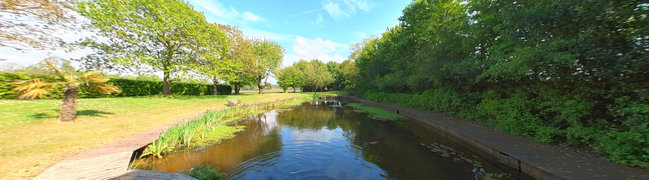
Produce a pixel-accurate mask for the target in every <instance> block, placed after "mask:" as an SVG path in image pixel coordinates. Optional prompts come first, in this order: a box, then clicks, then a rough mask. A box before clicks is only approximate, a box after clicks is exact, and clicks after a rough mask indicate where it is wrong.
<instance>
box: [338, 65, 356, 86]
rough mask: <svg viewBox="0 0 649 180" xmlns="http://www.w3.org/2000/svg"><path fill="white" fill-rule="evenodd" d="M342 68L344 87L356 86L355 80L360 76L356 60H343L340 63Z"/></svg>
mask: <svg viewBox="0 0 649 180" xmlns="http://www.w3.org/2000/svg"><path fill="white" fill-rule="evenodd" d="M340 69H341V71H342V78H343V87H344V88H345V89H348V88H354V84H355V82H354V81H355V80H356V79H357V78H358V68H357V67H356V64H355V63H354V61H350V60H345V61H343V63H340Z"/></svg>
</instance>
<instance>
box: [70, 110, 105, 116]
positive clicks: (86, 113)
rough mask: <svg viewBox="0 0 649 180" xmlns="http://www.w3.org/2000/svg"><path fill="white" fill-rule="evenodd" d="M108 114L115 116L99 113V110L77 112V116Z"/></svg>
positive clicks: (103, 112) (103, 113)
mask: <svg viewBox="0 0 649 180" xmlns="http://www.w3.org/2000/svg"><path fill="white" fill-rule="evenodd" d="M106 114H108V115H113V113H112V112H106V111H98V110H92V109H87V110H80V111H77V116H102V115H106Z"/></svg>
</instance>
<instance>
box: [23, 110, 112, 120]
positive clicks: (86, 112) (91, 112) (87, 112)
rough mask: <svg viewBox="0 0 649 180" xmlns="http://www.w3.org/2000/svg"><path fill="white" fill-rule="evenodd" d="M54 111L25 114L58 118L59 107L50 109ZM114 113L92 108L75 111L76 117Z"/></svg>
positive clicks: (34, 116) (39, 117)
mask: <svg viewBox="0 0 649 180" xmlns="http://www.w3.org/2000/svg"><path fill="white" fill-rule="evenodd" d="M52 111H54V112H50V113H47V112H41V113H34V114H30V115H27V117H28V118H30V119H36V120H40V119H49V118H58V117H59V113H60V110H59V109H52ZM113 114H114V113H112V112H106V111H99V110H93V109H85V110H78V111H77V117H79V116H103V115H113Z"/></svg>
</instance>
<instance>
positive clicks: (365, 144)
mask: <svg viewBox="0 0 649 180" xmlns="http://www.w3.org/2000/svg"><path fill="white" fill-rule="evenodd" d="M347 117H349V118H350V119H353V120H349V121H352V122H358V124H357V125H356V126H355V127H357V128H354V133H353V134H354V136H345V137H346V138H348V140H349V141H350V142H351V143H352V144H355V145H357V146H359V147H360V149H359V150H358V151H354V152H360V153H361V154H359V155H360V156H362V157H363V159H365V160H366V161H369V162H372V163H374V164H376V165H378V166H379V167H381V169H383V170H385V171H386V172H387V174H388V177H393V178H396V179H430V178H440V179H466V178H467V174H472V173H471V168H470V167H464V165H463V164H458V163H454V162H453V160H452V159H448V158H443V157H440V156H436V155H434V154H432V153H431V152H428V150H427V149H425V148H422V147H421V146H420V145H419V144H420V142H421V141H422V136H420V135H421V134H413V133H411V132H410V131H411V130H413V128H414V129H416V127H414V126H412V125H411V124H409V123H407V122H384V121H379V120H373V119H370V118H369V117H367V115H366V114H362V113H350V114H348V115H347ZM423 136H426V135H425V134H423ZM428 136H430V134H428ZM404 167H407V168H404ZM448 172H456V173H448Z"/></svg>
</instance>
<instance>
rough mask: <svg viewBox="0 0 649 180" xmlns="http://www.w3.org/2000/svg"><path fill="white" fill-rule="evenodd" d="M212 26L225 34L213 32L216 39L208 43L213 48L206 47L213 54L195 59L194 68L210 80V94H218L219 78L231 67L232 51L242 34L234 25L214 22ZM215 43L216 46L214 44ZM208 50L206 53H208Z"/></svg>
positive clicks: (235, 48)
mask: <svg viewBox="0 0 649 180" xmlns="http://www.w3.org/2000/svg"><path fill="white" fill-rule="evenodd" d="M213 28H218V29H219V31H221V32H223V33H225V36H220V34H215V35H216V37H213V38H215V39H217V41H216V42H212V43H208V44H209V45H210V46H213V47H214V48H208V49H210V50H211V51H216V52H214V53H215V54H213V55H211V56H210V55H208V56H205V57H207V58H200V59H199V60H197V63H196V65H198V66H196V67H195V68H194V69H196V70H197V71H198V72H199V73H200V74H202V75H204V76H207V77H208V79H209V80H211V81H212V94H213V95H218V89H217V88H218V84H219V79H223V77H224V76H226V75H227V74H226V72H229V71H228V70H229V69H230V68H232V66H233V65H231V64H232V63H234V62H233V57H234V55H233V53H234V51H235V50H238V48H239V47H238V46H240V45H239V44H240V43H241V42H240V41H241V40H240V39H241V37H242V36H243V33H242V32H241V31H239V30H238V29H236V27H233V26H228V25H221V24H214V25H213ZM214 45H216V46H214ZM209 52H210V51H208V52H207V53H209Z"/></svg>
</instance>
